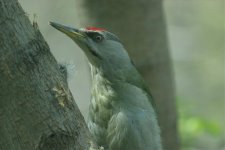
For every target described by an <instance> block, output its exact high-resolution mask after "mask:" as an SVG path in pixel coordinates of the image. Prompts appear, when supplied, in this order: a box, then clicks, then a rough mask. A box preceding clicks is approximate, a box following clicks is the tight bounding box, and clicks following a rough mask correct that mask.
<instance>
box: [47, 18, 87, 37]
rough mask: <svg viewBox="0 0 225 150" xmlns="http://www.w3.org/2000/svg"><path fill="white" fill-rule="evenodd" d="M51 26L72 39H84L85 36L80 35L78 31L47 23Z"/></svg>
mask: <svg viewBox="0 0 225 150" xmlns="http://www.w3.org/2000/svg"><path fill="white" fill-rule="evenodd" d="M49 24H50V25H51V26H53V27H54V28H56V29H57V30H59V31H61V32H62V33H64V34H66V35H68V36H69V37H70V38H72V39H80V38H85V37H86V35H85V34H83V33H81V32H80V31H79V30H78V29H75V28H71V27H69V26H65V25H61V24H58V23H55V22H51V21H50V22H49Z"/></svg>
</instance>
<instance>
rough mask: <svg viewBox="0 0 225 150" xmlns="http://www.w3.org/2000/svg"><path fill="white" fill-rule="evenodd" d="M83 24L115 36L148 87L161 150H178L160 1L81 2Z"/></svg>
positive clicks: (173, 96)
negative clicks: (159, 131)
mask: <svg viewBox="0 0 225 150" xmlns="http://www.w3.org/2000/svg"><path fill="white" fill-rule="evenodd" d="M83 7H84V9H85V10H86V11H87V15H88V18H87V19H86V20H87V22H84V23H83V24H89V25H90V24H92V25H97V26H99V27H103V28H104V27H105V28H106V29H108V30H109V31H112V32H113V33H115V34H117V35H118V36H119V37H120V39H121V40H122V41H123V43H124V45H125V46H126V49H127V50H129V53H130V55H131V58H133V60H134V62H135V64H136V66H137V68H138V70H139V71H140V73H141V74H142V75H143V77H144V78H145V80H146V82H147V83H148V84H149V87H150V90H151V92H152V95H153V97H154V100H155V102H156V109H157V113H158V118H159V124H160V126H161V131H162V140H163V146H164V149H165V150H178V149H179V140H178V139H179V138H178V131H177V112H176V107H175V88H174V80H173V72H172V67H171V61H170V56H169V51H168V43H167V35H166V24H165V20H164V15H163V8H162V1H161V0H129V1H128V0H108V1H106V0H98V1H93V0H85V1H84V2H83Z"/></svg>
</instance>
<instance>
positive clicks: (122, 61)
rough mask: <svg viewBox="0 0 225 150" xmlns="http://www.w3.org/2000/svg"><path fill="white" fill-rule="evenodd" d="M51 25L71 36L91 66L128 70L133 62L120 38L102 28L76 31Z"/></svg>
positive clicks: (62, 26) (54, 24)
mask: <svg viewBox="0 0 225 150" xmlns="http://www.w3.org/2000/svg"><path fill="white" fill-rule="evenodd" d="M50 25H51V26H53V27H54V28H56V29H57V30H59V31H61V32H63V33H65V34H66V35H67V36H69V37H70V38H71V39H72V40H73V41H74V42H75V43H77V45H78V46H79V47H80V48H81V49H82V50H83V51H84V53H85V54H86V56H87V58H88V60H89V62H90V63H91V65H93V66H95V67H100V68H103V69H106V70H107V69H108V70H111V71H112V70H114V71H115V70H118V69H126V68H127V67H129V66H130V65H131V60H130V58H129V56H128V54H127V52H126V50H125V49H124V46H123V44H122V43H121V41H120V40H119V38H118V37H117V36H116V35H114V34H113V33H110V32H108V31H106V30H105V29H102V28H96V27H88V28H81V29H75V28H72V27H68V26H65V25H61V24H58V23H54V22H50Z"/></svg>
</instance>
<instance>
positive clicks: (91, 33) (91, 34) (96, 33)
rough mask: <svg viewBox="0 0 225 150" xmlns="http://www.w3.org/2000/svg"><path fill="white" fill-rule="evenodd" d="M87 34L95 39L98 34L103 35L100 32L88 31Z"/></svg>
mask: <svg viewBox="0 0 225 150" xmlns="http://www.w3.org/2000/svg"><path fill="white" fill-rule="evenodd" d="M86 34H87V36H88V37H90V38H91V39H94V38H95V37H96V36H102V35H101V34H100V33H98V32H86Z"/></svg>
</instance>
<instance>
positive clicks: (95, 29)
mask: <svg viewBox="0 0 225 150" xmlns="http://www.w3.org/2000/svg"><path fill="white" fill-rule="evenodd" d="M85 29H86V30H89V31H105V29H103V28H96V27H87V28H85Z"/></svg>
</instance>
